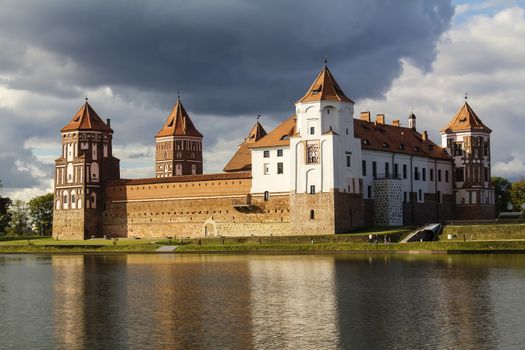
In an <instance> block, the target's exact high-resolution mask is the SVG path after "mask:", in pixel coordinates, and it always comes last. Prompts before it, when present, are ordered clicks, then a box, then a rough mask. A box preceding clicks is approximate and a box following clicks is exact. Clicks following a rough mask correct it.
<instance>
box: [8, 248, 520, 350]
mask: <svg viewBox="0 0 525 350" xmlns="http://www.w3.org/2000/svg"><path fill="white" fill-rule="evenodd" d="M524 300H525V255H512V254H509V255H445V256H436V255H425V256H422V255H418V256H415V255H403V256H398V255H396V256H394V255H386V256H385V255H293V256H279V255H153V254H148V255H139V254H129V255H126V254H122V255H89V254H87V255H71V256H65V255H47V256H46V255H0V348H2V349H229V348H233V349H252V348H254V349H334V348H357V349H363V348H366V349H379V348H385V349H387V348H388V349H416V348H417V349H420V348H436V349H494V348H501V349H513V348H515V349H519V348H521V349H523V347H524V346H525V302H524Z"/></svg>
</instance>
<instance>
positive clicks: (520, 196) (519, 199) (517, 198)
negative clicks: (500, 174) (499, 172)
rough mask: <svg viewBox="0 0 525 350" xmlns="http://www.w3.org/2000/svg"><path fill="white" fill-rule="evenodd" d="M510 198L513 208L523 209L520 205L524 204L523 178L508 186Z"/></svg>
mask: <svg viewBox="0 0 525 350" xmlns="http://www.w3.org/2000/svg"><path fill="white" fill-rule="evenodd" d="M510 199H511V201H512V205H513V206H514V209H515V210H518V211H519V210H523V207H522V205H523V204H525V179H521V180H520V181H516V182H514V183H513V184H512V187H511V188H510Z"/></svg>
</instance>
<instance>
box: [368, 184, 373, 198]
mask: <svg viewBox="0 0 525 350" xmlns="http://www.w3.org/2000/svg"><path fill="white" fill-rule="evenodd" d="M367 195H368V198H372V186H368V188H367Z"/></svg>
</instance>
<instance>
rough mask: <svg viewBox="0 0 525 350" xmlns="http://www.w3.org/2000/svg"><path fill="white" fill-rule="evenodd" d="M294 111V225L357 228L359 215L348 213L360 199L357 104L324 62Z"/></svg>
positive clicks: (316, 228) (334, 229)
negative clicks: (353, 197) (295, 117)
mask: <svg viewBox="0 0 525 350" xmlns="http://www.w3.org/2000/svg"><path fill="white" fill-rule="evenodd" d="M295 108H296V116H297V125H296V134H295V135H294V136H292V137H290V161H291V168H292V169H291V173H292V174H294V176H292V177H291V184H290V188H291V206H292V208H293V210H294V215H292V221H295V222H294V223H292V227H297V228H298V229H299V230H302V231H304V232H305V233H310V232H312V233H313V232H317V233H319V232H326V233H334V232H341V231H345V230H348V229H350V228H351V227H353V226H356V225H359V224H358V223H357V221H356V220H357V219H356V220H353V218H354V217H355V218H357V217H358V216H357V215H356V214H357V211H354V212H352V210H351V209H350V207H351V206H352V205H353V204H352V203H351V202H352V199H351V196H353V195H355V196H356V198H357V197H359V196H360V195H361V173H360V169H361V143H360V141H359V139H357V138H356V137H355V136H354V123H353V114H354V102H353V101H352V100H351V99H350V98H349V97H347V96H346V95H345V94H344V92H343V90H342V89H341V87H340V86H339V84H338V83H337V82H336V80H335V78H334V76H333V75H332V73H331V72H330V70H329V69H328V67H327V66H326V64H325V66H324V67H323V69H322V70H321V72H320V73H319V74H318V75H317V78H316V79H315V81H314V82H313V84H312V85H311V86H310V88H309V89H308V91H307V92H306V94H305V95H304V96H303V97H302V98H301V99H300V100H299V101H297V102H296V104H295ZM360 202H361V203H362V201H360ZM361 216H362V215H361Z"/></svg>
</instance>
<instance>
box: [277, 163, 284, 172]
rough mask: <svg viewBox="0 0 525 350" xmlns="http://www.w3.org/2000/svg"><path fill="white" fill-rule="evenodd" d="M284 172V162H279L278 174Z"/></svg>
mask: <svg viewBox="0 0 525 350" xmlns="http://www.w3.org/2000/svg"><path fill="white" fill-rule="evenodd" d="M282 173H283V163H277V174H282Z"/></svg>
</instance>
